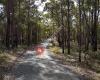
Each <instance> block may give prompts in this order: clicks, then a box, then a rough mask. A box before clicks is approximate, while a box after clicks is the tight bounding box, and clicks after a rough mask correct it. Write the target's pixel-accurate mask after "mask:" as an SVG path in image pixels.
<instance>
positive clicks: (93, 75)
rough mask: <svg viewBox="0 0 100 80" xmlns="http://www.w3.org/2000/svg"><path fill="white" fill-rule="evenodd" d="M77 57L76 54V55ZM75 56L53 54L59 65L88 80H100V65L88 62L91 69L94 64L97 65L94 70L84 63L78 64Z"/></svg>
mask: <svg viewBox="0 0 100 80" xmlns="http://www.w3.org/2000/svg"><path fill="white" fill-rule="evenodd" d="M76 54H77V55H78V53H76ZM77 55H75V53H74V55H73V54H71V55H68V54H67V55H66V56H65V55H64V54H61V53H60V54H59V53H58V54H55V58H57V59H59V60H60V61H59V62H60V63H61V64H63V65H64V66H65V67H66V68H69V69H71V70H72V71H74V72H76V73H78V74H80V75H82V76H83V77H87V78H88V80H100V64H98V63H97V62H94V61H92V62H91V61H90V62H89V63H90V64H91V66H92V67H94V64H97V67H94V69H93V68H92V67H91V66H90V65H86V63H85V62H84V61H82V62H81V63H79V61H78V57H77Z"/></svg>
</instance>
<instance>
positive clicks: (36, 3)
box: [35, 0, 50, 12]
mask: <svg viewBox="0 0 100 80" xmlns="http://www.w3.org/2000/svg"><path fill="white" fill-rule="evenodd" d="M47 2H50V0H46V1H45V2H43V3H41V0H37V1H35V5H38V11H40V12H42V11H43V9H44V7H45V4H46V3H47Z"/></svg>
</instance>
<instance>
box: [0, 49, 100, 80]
mask: <svg viewBox="0 0 100 80" xmlns="http://www.w3.org/2000/svg"><path fill="white" fill-rule="evenodd" d="M49 50H50V49H49ZM25 51H27V49H18V50H13V51H10V52H7V51H6V52H5V55H6V58H8V59H7V62H8V63H6V64H5V66H8V67H9V66H13V65H16V62H17V61H18V60H19V58H20V57H21V56H23V53H25ZM51 52H52V51H51ZM16 53H17V54H16ZM5 55H4V56H5ZM29 55H30V56H31V58H32V56H33V55H31V54H30V53H29V54H27V56H26V55H25V56H26V58H28V59H29V58H30V56H29ZM25 56H24V58H25ZM53 58H54V60H57V63H58V64H60V65H63V67H64V68H66V69H69V70H71V72H70V73H72V72H74V73H77V75H81V78H82V77H83V78H86V79H82V80H100V73H99V72H96V71H95V70H92V69H91V68H89V67H88V66H87V65H85V63H84V62H82V63H79V62H78V59H77V58H76V57H75V55H67V56H66V57H65V55H63V54H55V53H54V56H53ZM20 60H21V58H20ZM25 60H26V59H25ZM33 61H34V60H32V61H31V63H32V64H33ZM19 62H22V61H19ZM26 62H27V61H26ZM51 62H52V61H51ZM51 62H50V64H51ZM40 63H42V62H41V60H40ZM47 64H48V63H47ZM47 64H46V65H47ZM44 65H45V64H44ZM41 66H42V67H44V66H43V64H41ZM98 66H99V65H98ZM26 67H30V66H29V65H28V64H27V66H26ZM32 68H33V67H32ZM23 71H25V70H23ZM67 71H68V70H67ZM32 74H33V73H32ZM51 76H52V75H51ZM0 80H2V79H1V78H0ZM30 80H31V79H30ZM69 80H70V79H69ZM73 80H74V79H73ZM76 80H77V79H76Z"/></svg>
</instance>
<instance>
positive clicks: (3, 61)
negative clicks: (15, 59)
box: [0, 54, 9, 65]
mask: <svg viewBox="0 0 100 80" xmlns="http://www.w3.org/2000/svg"><path fill="white" fill-rule="evenodd" d="M8 60H9V58H8V57H7V56H6V54H0V65H3V64H6V63H7V62H8Z"/></svg>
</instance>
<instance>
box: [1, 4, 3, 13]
mask: <svg viewBox="0 0 100 80" xmlns="http://www.w3.org/2000/svg"><path fill="white" fill-rule="evenodd" d="M2 8H3V5H1V4H0V12H1V11H2Z"/></svg>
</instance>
